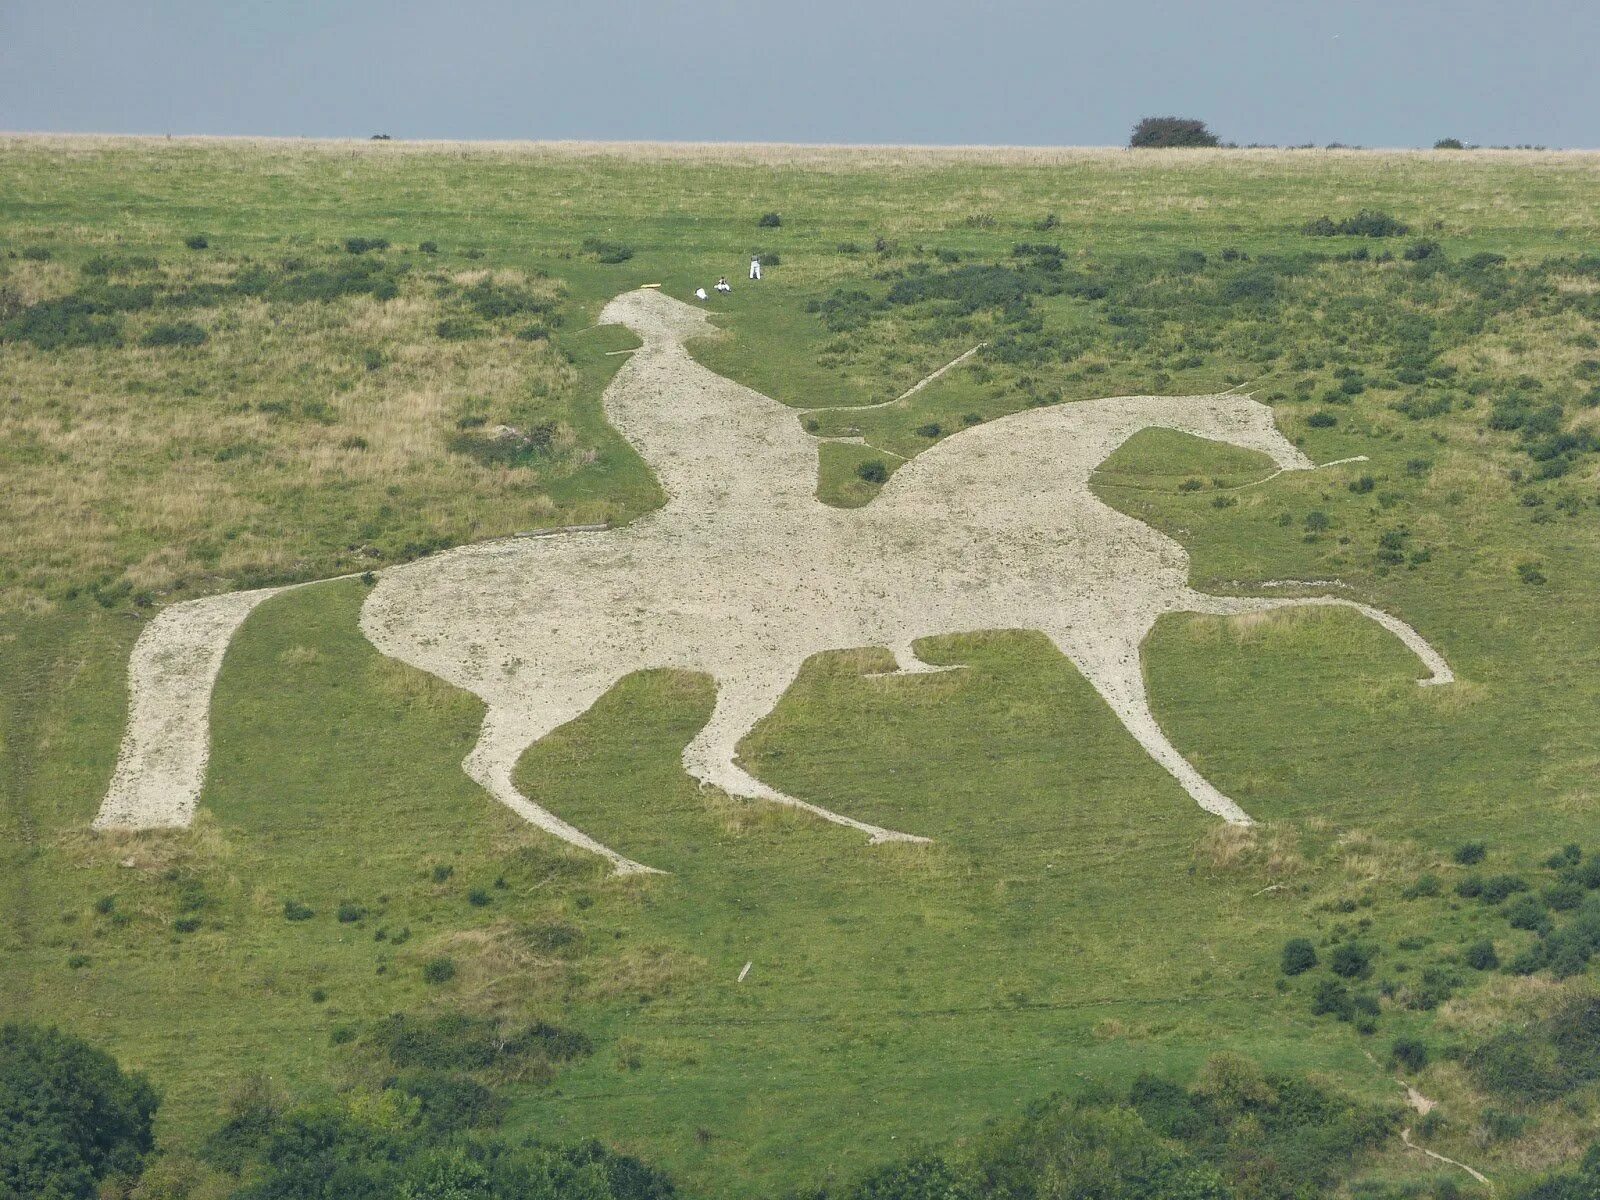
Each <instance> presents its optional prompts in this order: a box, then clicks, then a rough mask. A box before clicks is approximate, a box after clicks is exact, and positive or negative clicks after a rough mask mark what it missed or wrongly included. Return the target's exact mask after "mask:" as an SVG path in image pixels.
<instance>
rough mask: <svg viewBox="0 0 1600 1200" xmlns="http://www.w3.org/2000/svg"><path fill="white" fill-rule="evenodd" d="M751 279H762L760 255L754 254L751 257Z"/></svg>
mask: <svg viewBox="0 0 1600 1200" xmlns="http://www.w3.org/2000/svg"><path fill="white" fill-rule="evenodd" d="M750 278H751V279H760V278H761V256H760V255H759V254H752V255H751V256H750Z"/></svg>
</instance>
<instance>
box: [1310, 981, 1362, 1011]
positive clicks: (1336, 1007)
mask: <svg viewBox="0 0 1600 1200" xmlns="http://www.w3.org/2000/svg"><path fill="white" fill-rule="evenodd" d="M1311 1013H1312V1015H1313V1016H1318V1017H1337V1018H1338V1019H1339V1020H1341V1021H1348V1020H1350V1018H1351V1017H1352V1016H1354V1015H1355V1004H1354V1002H1353V1001H1352V1000H1351V999H1350V989H1349V988H1347V987H1345V985H1344V984H1342V983H1340V982H1339V981H1338V980H1337V979H1322V980H1319V981H1318V982H1317V988H1316V991H1314V992H1312V993H1311Z"/></svg>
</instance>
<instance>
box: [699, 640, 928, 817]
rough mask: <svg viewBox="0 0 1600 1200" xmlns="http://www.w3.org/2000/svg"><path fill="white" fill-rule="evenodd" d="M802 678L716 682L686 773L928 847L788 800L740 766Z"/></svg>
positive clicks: (767, 675) (781, 675)
mask: <svg viewBox="0 0 1600 1200" xmlns="http://www.w3.org/2000/svg"><path fill="white" fill-rule="evenodd" d="M797 673H798V666H794V667H787V668H775V669H771V670H768V671H764V672H762V673H760V674H742V675H738V676H733V677H726V676H724V677H719V678H718V679H717V681H716V683H717V703H716V707H715V708H713V709H712V711H711V719H710V720H709V721H707V722H706V724H705V728H703V729H702V730H701V731H700V732H699V733H698V734H697V735H696V736H695V738H694V740H693V741H692V742H690V743H689V745H688V746H687V747H685V748H684V751H683V766H684V770H686V771H688V772H689V774H690V775H693V776H694V777H695V778H696V779H698V780H699V781H700V782H701V784H702V785H705V784H709V785H711V786H712V787H718V788H721V789H722V790H723V791H725V792H727V793H728V794H729V795H730V796H743V797H745V798H746V799H751V800H770V801H772V802H773V803H775V804H787V805H790V806H791V807H794V808H799V809H804V810H805V811H806V812H808V813H811V814H812V815H813V816H817V817H821V818H822V819H823V820H824V821H832V822H833V823H834V824H835V825H845V826H848V827H849V828H851V829H859V830H860V831H861V832H862V833H865V834H866V835H867V836H868V837H869V839H870V840H871V841H872V842H874V843H877V842H926V841H927V840H928V839H927V838H924V837H917V836H916V835H914V834H909V833H899V832H896V831H895V830H893V829H884V828H883V827H882V826H879V825H871V824H868V823H867V822H865V821H858V820H856V819H855V818H854V817H847V816H844V815H843V814H841V813H836V812H834V811H832V810H831V809H826V808H823V807H822V806H821V805H818V804H812V803H810V802H808V801H805V800H800V799H797V798H796V797H794V796H790V795H787V794H786V793H784V792H780V791H778V790H777V789H776V788H772V787H768V786H767V785H766V784H764V783H762V782H761V781H760V780H759V779H757V778H755V776H753V775H751V774H750V773H749V772H747V771H746V770H745V769H744V768H743V767H741V766H739V763H738V752H739V743H740V742H741V741H743V740H744V737H745V735H746V734H748V733H749V732H750V731H751V730H752V729H754V728H755V727H756V725H757V724H759V723H760V721H761V719H762V718H763V717H765V716H766V715H767V714H768V713H770V712H771V711H772V710H773V709H774V708H776V707H777V704H778V701H779V700H780V699H781V698H782V696H783V693H784V692H786V691H787V690H788V689H789V684H790V683H791V682H793V680H794V677H795V675H796V674H797Z"/></svg>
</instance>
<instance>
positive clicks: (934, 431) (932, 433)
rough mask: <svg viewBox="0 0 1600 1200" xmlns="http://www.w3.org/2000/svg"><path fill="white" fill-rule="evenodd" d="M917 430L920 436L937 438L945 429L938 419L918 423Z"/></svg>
mask: <svg viewBox="0 0 1600 1200" xmlns="http://www.w3.org/2000/svg"><path fill="white" fill-rule="evenodd" d="M916 432H917V436H918V437H925V438H936V437H938V436H939V435H940V434H941V433H943V432H944V430H943V429H942V428H941V427H940V425H939V423H938V422H937V421H930V422H928V423H927V424H926V425H918V426H917V430H916Z"/></svg>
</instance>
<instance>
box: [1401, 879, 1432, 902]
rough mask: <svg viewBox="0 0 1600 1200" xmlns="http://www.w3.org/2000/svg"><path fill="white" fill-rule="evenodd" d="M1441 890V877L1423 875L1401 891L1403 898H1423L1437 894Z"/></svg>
mask: <svg viewBox="0 0 1600 1200" xmlns="http://www.w3.org/2000/svg"><path fill="white" fill-rule="evenodd" d="M1439 891H1440V884H1439V877H1438V876H1437V875H1422V876H1419V877H1418V878H1417V881H1416V882H1415V883H1413V884H1411V885H1410V886H1409V887H1407V888H1406V889H1405V890H1404V891H1402V892H1401V893H1400V897H1401V899H1403V900H1421V899H1424V898H1426V897H1430V896H1437V895H1438V894H1439Z"/></svg>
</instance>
